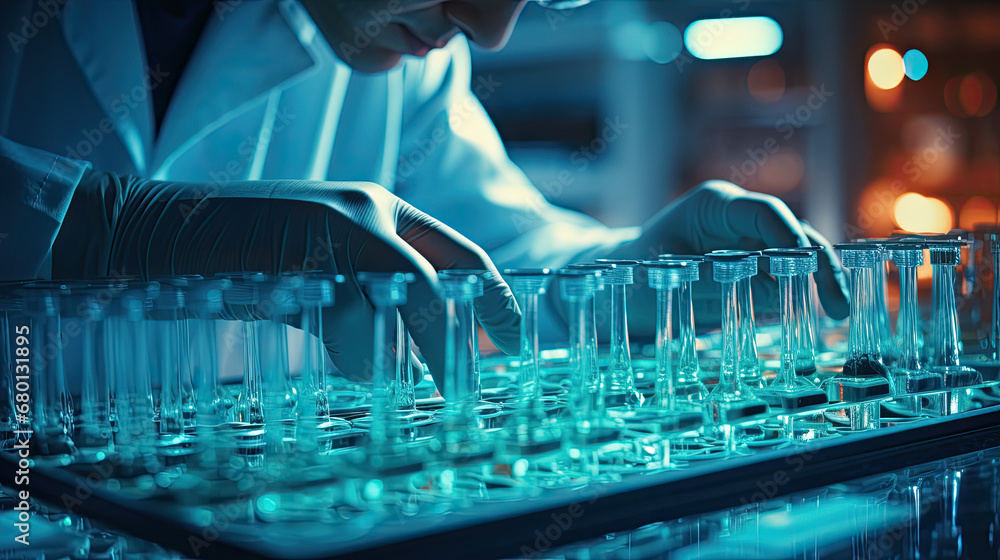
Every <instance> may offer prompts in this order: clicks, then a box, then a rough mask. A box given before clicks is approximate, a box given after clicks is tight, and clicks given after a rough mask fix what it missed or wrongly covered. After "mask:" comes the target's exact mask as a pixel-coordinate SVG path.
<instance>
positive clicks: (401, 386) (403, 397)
mask: <svg viewBox="0 0 1000 560" xmlns="http://www.w3.org/2000/svg"><path fill="white" fill-rule="evenodd" d="M396 348H398V349H399V351H398V352H396V381H395V385H394V386H393V390H392V397H393V400H392V407H393V408H394V409H395V410H396V412H398V413H401V414H402V417H401V418H402V419H404V420H417V417H416V416H414V415H415V414H416V412H417V394H416V386H417V383H420V381H421V380H422V379H423V378H424V364H423V363H422V362H421V361H420V359H419V358H417V356H416V355H415V354H414V353H413V350H412V348H413V337H412V336H411V335H410V329H409V328H408V327H407V326H406V322H405V321H404V320H403V312H402V311H397V312H396Z"/></svg>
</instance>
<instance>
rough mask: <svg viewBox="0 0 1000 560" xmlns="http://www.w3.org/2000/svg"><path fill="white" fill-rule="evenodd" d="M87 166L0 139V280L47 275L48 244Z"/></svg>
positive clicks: (57, 231)
mask: <svg viewBox="0 0 1000 560" xmlns="http://www.w3.org/2000/svg"><path fill="white" fill-rule="evenodd" d="M88 168H90V164H89V163H87V162H83V161H77V160H73V159H69V158H65V157H62V156H57V155H55V154H52V153H49V152H45V151H43V150H38V149H35V148H29V147H27V146H23V145H21V144H18V143H16V142H14V141H12V140H10V139H8V138H5V137H3V136H0V280H27V279H33V278H38V277H41V276H46V275H48V271H47V267H48V265H49V263H48V256H49V252H50V251H51V249H52V243H53V241H55V238H56V235H57V234H58V233H59V227H60V225H61V224H62V221H63V218H64V217H65V215H66V210H67V209H68V208H69V203H70V200H71V199H72V198H73V192H74V190H75V189H76V187H77V185H78V184H79V183H80V180H81V179H82V178H83V174H84V172H86V170H87V169H88Z"/></svg>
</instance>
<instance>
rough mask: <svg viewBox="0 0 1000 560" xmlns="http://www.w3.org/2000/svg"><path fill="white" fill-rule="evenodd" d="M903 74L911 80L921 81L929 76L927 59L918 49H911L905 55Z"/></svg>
mask: <svg viewBox="0 0 1000 560" xmlns="http://www.w3.org/2000/svg"><path fill="white" fill-rule="evenodd" d="M903 72H904V73H905V74H906V77H908V78H910V79H911V80H919V79H920V78H923V77H924V76H926V75H927V57H926V56H924V53H922V52H920V51H918V50H917V49H910V50H908V51H906V54H904V55H903Z"/></svg>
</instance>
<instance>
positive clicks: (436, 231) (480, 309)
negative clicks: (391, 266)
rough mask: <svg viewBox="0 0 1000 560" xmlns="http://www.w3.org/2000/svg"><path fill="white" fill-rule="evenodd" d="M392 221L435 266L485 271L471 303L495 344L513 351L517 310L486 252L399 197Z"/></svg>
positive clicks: (517, 331) (517, 336) (517, 337)
mask: <svg viewBox="0 0 1000 560" xmlns="http://www.w3.org/2000/svg"><path fill="white" fill-rule="evenodd" d="M396 224H397V226H396V232H397V234H398V235H399V237H400V238H401V239H403V240H404V241H405V242H406V243H407V244H409V246H411V247H412V248H413V249H415V250H416V251H417V252H418V253H419V254H420V255H421V256H422V257H424V258H426V259H427V260H428V262H430V264H431V265H432V266H433V267H434V268H435V269H437V270H448V269H473V270H485V271H487V273H488V274H487V275H486V276H487V277H486V278H485V280H484V282H483V295H482V296H481V297H478V298H476V300H475V303H474V305H475V309H476V317H477V318H478V319H479V322H480V324H482V326H483V329H485V330H486V334H487V335H489V337H490V340H492V341H493V343H494V344H496V346H497V348H499V349H500V350H501V351H503V352H505V353H507V354H515V353H517V352H518V348H519V343H520V325H521V312H520V310H519V308H518V306H517V301H516V300H515V299H514V294H513V293H512V292H511V290H510V287H509V286H507V283H506V282H505V281H504V279H503V277H501V276H500V273H499V272H498V271H497V268H496V266H495V265H494V264H493V262H492V261H491V260H490V259H489V257H488V256H487V255H486V253H485V252H484V251H483V250H482V249H480V248H479V247H477V246H476V245H475V244H474V243H472V242H471V241H469V240H468V239H466V238H465V237H463V236H462V235H461V234H459V233H458V232H456V231H455V230H453V229H451V228H450V227H448V226H446V225H444V224H442V223H441V222H439V221H437V220H435V219H434V218H431V217H430V216H428V215H427V214H424V213H423V212H421V211H419V210H417V209H416V208H414V207H412V206H410V205H409V204H406V203H405V202H403V201H399V203H398V207H397V218H396ZM442 346H443V342H442ZM421 348H423V347H421Z"/></svg>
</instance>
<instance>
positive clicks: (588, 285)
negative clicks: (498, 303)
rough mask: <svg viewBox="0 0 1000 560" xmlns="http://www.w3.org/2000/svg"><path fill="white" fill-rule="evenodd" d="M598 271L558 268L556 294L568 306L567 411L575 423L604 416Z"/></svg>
mask: <svg viewBox="0 0 1000 560" xmlns="http://www.w3.org/2000/svg"><path fill="white" fill-rule="evenodd" d="M601 274H602V272H601V271H600V270H596V271H594V270H581V269H570V268H565V269H560V270H558V271H556V275H557V276H558V277H559V292H560V296H561V297H562V300H563V301H564V302H565V303H566V304H567V307H568V311H567V319H568V322H569V367H570V375H571V378H570V382H571V387H570V395H569V410H570V414H571V415H572V417H573V419H574V421H575V422H576V423H577V424H581V423H591V422H595V421H597V420H598V419H600V418H603V416H604V383H603V382H602V376H601V372H600V368H599V366H598V361H597V333H596V326H595V324H594V294H595V293H596V292H597V289H598V282H599V278H600V276H601Z"/></svg>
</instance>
